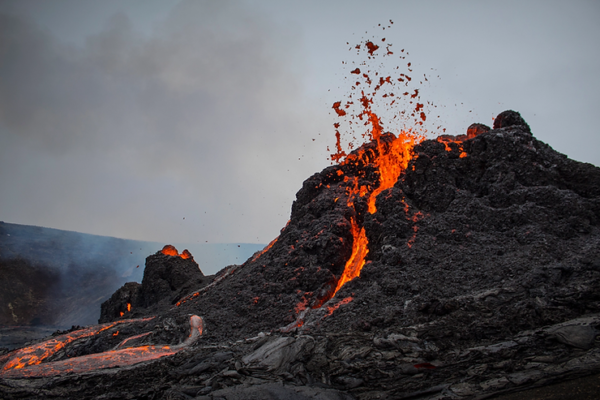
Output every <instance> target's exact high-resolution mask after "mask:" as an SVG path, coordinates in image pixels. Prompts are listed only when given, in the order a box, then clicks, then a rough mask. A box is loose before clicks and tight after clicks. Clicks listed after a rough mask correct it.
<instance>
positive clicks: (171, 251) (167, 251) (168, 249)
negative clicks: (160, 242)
mask: <svg viewBox="0 0 600 400" xmlns="http://www.w3.org/2000/svg"><path fill="white" fill-rule="evenodd" d="M160 252H161V253H163V254H164V255H165V256H172V257H176V256H178V255H179V252H178V251H177V249H176V248H175V246H171V245H170V244H167V245H165V247H163V249H162V250H161V251H160Z"/></svg>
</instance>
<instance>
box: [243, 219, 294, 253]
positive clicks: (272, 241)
mask: <svg viewBox="0 0 600 400" xmlns="http://www.w3.org/2000/svg"><path fill="white" fill-rule="evenodd" d="M288 223H289V222H288ZM277 239H279V236H278V237H276V238H275V239H273V240H271V243H269V244H268V245H267V246H266V247H265V248H264V249H262V250H261V251H260V253H258V254H257V255H255V256H254V257H252V261H256V260H257V259H258V257H260V256H262V255H263V254H265V253H266V252H267V251H269V249H270V248H271V247H273V245H274V244H275V243H277Z"/></svg>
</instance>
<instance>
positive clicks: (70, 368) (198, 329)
mask: <svg viewBox="0 0 600 400" xmlns="http://www.w3.org/2000/svg"><path fill="white" fill-rule="evenodd" d="M152 318H154V317H152ZM152 318H145V319H137V320H124V321H117V322H113V323H109V324H103V325H96V326H92V327H90V328H87V329H82V330H79V331H75V332H71V333H68V334H66V335H61V336H59V337H57V338H55V339H51V340H48V341H46V342H43V343H40V344H37V345H34V346H30V347H26V348H24V349H21V350H18V351H17V352H15V354H14V355H13V357H12V358H11V359H10V360H9V361H8V362H7V363H6V364H5V365H4V367H3V368H2V371H0V377H1V378H6V379H19V378H30V377H39V376H56V375H62V374H66V373H76V374H80V373H84V372H92V371H95V370H98V369H103V368H112V367H122V366H126V365H133V364H138V363H140V362H144V361H150V360H156V359H158V358H162V357H165V356H170V355H173V354H176V353H178V352H179V351H181V350H183V349H184V348H186V347H188V346H190V345H192V344H193V343H195V342H196V341H197V340H198V339H199V338H200V337H201V336H202V332H203V329H204V321H203V320H202V318H201V317H199V316H197V315H192V316H191V317H190V335H189V336H188V338H187V339H186V340H185V341H184V342H183V343H181V344H179V345H176V346H168V345H147V346H138V347H131V348H120V349H119V347H122V346H123V345H125V343H127V341H129V340H131V339H136V338H139V337H142V336H145V335H148V334H150V333H146V334H141V335H136V336H134V337H131V338H129V339H125V340H124V341H123V342H121V343H120V344H119V345H118V346H117V350H110V351H105V352H103V353H99V354H89V355H86V356H81V357H73V358H69V359H66V360H60V361H54V362H47V363H42V361H43V360H44V359H46V358H48V357H50V356H51V355H52V354H54V353H56V352H57V351H58V350H60V349H62V348H63V347H65V346H66V345H67V344H68V343H71V342H72V341H74V340H76V339H81V338H85V337H88V336H92V335H96V334H98V333H100V332H102V331H105V330H107V329H109V328H111V327H113V326H115V325H117V324H122V323H126V322H140V321H148V320H151V319H152Z"/></svg>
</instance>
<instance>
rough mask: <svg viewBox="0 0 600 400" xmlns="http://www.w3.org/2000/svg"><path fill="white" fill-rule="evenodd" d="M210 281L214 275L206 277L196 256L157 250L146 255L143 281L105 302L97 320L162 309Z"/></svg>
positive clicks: (123, 288) (132, 284)
mask: <svg viewBox="0 0 600 400" xmlns="http://www.w3.org/2000/svg"><path fill="white" fill-rule="evenodd" d="M211 280H212V277H207V276H204V274H203V273H202V271H201V270H200V267H199V266H198V264H197V263H196V262H195V261H194V258H193V257H190V258H187V259H184V258H181V257H180V256H168V255H165V254H163V253H162V252H161V251H157V252H156V253H155V254H153V255H151V256H149V257H148V258H146V268H145V269H144V276H143V279H142V283H141V284H139V283H137V282H128V283H126V284H125V285H123V286H122V287H121V288H119V289H118V290H117V291H116V292H115V293H114V294H113V295H112V296H111V298H110V299H108V300H107V301H105V302H104V303H102V307H101V313H100V319H99V320H98V323H100V324H102V323H105V322H111V321H115V320H118V319H119V318H120V317H122V318H131V317H132V316H134V317H137V316H140V315H148V314H151V313H156V312H160V310H161V309H165V308H168V307H170V306H171V305H173V304H174V303H175V302H177V300H179V299H180V298H181V297H183V296H184V295H186V294H187V293H189V292H190V291H192V290H194V289H198V288H201V287H202V286H205V285H206V284H208V283H209V282H210V281H211ZM128 304H129V305H130V307H129V310H128V307H127V305H128ZM161 306H163V307H162V308H161ZM132 311H134V313H133V314H132V313H131V312H132Z"/></svg>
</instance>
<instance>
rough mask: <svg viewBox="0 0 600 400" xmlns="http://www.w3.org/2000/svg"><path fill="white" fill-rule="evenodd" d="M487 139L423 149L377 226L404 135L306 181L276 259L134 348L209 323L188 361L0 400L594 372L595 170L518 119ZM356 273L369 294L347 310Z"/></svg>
mask: <svg viewBox="0 0 600 400" xmlns="http://www.w3.org/2000/svg"><path fill="white" fill-rule="evenodd" d="M486 128H487V127H484V126H475V127H473V129H472V130H470V131H469V132H468V133H467V135H465V137H454V138H451V137H442V138H440V139H439V140H427V141H424V142H422V143H421V144H419V145H416V146H415V147H414V149H413V153H414V154H413V156H412V157H411V159H410V162H409V163H408V166H407V168H406V169H405V170H404V171H403V172H402V173H401V174H400V176H399V178H398V179H397V181H396V182H395V184H393V186H391V187H390V188H388V189H386V190H383V191H381V193H379V194H378V195H377V196H376V202H375V203H374V205H375V208H374V209H373V208H372V205H370V204H369V200H370V198H371V194H373V193H376V190H377V188H378V187H379V185H380V184H381V181H382V180H383V177H382V173H381V171H380V170H379V169H378V167H377V160H378V158H379V157H381V156H382V155H383V154H384V153H385V152H387V151H391V149H392V148H393V146H394V143H395V138H394V136H392V135H384V136H382V138H381V139H380V143H374V142H372V143H370V144H367V145H365V146H363V147H362V148H360V149H358V150H357V151H355V152H354V154H353V155H351V156H350V157H349V158H348V159H347V161H346V162H343V163H341V164H340V165H335V166H332V167H329V168H326V169H325V170H323V171H322V172H320V173H318V174H315V175H313V176H312V177H310V178H309V179H307V180H306V181H305V182H304V184H303V187H302V189H301V190H300V191H299V192H298V194H297V199H296V201H295V202H294V204H293V206H292V214H291V218H290V222H289V223H288V225H287V226H286V227H285V228H283V229H282V231H281V234H280V236H279V237H278V238H277V240H276V241H274V242H273V243H271V244H270V245H269V246H268V247H267V248H266V249H265V251H263V252H261V253H257V254H255V256H253V257H252V258H251V259H249V260H248V261H247V262H246V263H244V264H243V265H241V266H231V267H228V268H227V269H225V270H223V271H221V272H220V273H219V274H218V275H217V276H216V277H215V279H214V280H213V281H212V283H211V284H208V285H206V286H203V285H205V284H206V283H207V282H203V283H201V284H200V283H199V284H198V287H197V290H196V291H191V292H190V294H189V295H188V296H184V297H183V298H182V299H180V300H179V301H178V302H176V303H175V304H172V303H173V302H174V301H171V300H169V301H165V302H163V303H162V305H160V306H157V307H154V308H149V309H148V314H150V313H152V314H154V315H157V316H156V318H154V319H152V320H149V321H141V322H136V323H135V324H134V323H132V324H133V325H131V326H134V325H135V328H130V333H129V334H130V335H133V334H138V335H139V334H141V333H142V332H149V333H147V334H146V336H143V338H141V339H139V340H137V339H136V340H137V342H136V343H137V344H144V343H146V344H147V343H170V344H171V345H174V344H177V343H179V342H181V341H182V340H183V339H184V338H185V335H186V332H187V331H189V327H186V325H185V321H186V318H187V316H188V315H189V314H196V315H200V316H202V317H203V318H204V335H203V337H202V339H201V340H200V341H199V342H198V343H197V344H195V345H193V346H191V347H190V348H188V349H186V350H185V351H181V352H178V353H177V354H175V355H173V356H171V357H165V358H161V359H158V360H155V361H154V362H152V363H141V364H137V365H136V366H127V367H123V368H117V369H111V370H97V369H94V368H93V365H91V367H90V370H89V372H87V373H86V374H83V375H82V374H79V375H76V376H68V375H66V376H65V375H60V376H58V377H56V376H54V377H38V378H36V379H18V377H17V376H16V375H14V373H13V372H11V373H10V374H12V375H10V376H11V378H10V379H8V378H5V379H4V380H3V381H2V385H3V386H0V388H1V390H4V391H5V393H7V395H6V396H7V397H9V398H11V397H14V398H26V397H33V396H34V393H36V394H38V393H43V394H44V395H47V396H61V397H67V398H69V397H70V398H94V397H96V396H100V395H102V397H103V398H111V397H118V396H119V395H121V394H122V392H123V391H125V392H127V393H128V395H130V396H132V397H136V398H161V397H162V398H173V399H174V398H194V397H196V398H205V399H207V398H212V399H217V398H226V399H238V398H239V399H241V398H273V399H276V398H277V399H278V398H292V399H305V398H321V399H335V398H337V399H342V398H357V399H375V398H398V399H400V398H423V399H425V398H428V399H442V398H447V399H459V398H484V397H489V396H491V395H493V394H498V393H503V392H510V391H516V390H522V389H524V388H528V387H533V386H540V385H546V384H548V383H550V382H553V381H560V380H564V379H568V378H571V377H577V376H582V375H589V374H591V373H594V372H598V371H600V344H599V343H598V340H597V339H596V335H597V334H598V329H599V328H600V232H599V229H598V223H599V221H600V169H599V168H597V167H595V166H593V165H590V164H584V163H579V162H576V161H573V160H570V159H568V158H567V157H566V156H564V155H562V154H560V153H558V152H556V151H554V150H553V149H552V148H550V147H549V146H548V145H546V144H544V143H542V142H540V141H538V140H536V139H535V138H534V137H533V136H532V134H531V133H530V130H529V127H528V126H527V124H526V123H525V122H524V121H523V120H522V119H521V118H520V116H519V115H518V113H514V112H505V113H502V114H501V115H500V116H499V117H498V118H497V119H496V122H495V126H494V129H492V130H489V131H488V129H486ZM382 143H383V145H382ZM363 230H364V231H363ZM361 232H364V235H363V236H361ZM359 242H360V243H359ZM357 244H362V245H364V248H361V246H357ZM362 255H365V259H364V261H365V263H364V267H362V270H361V271H360V276H359V277H358V278H356V279H354V280H351V281H349V282H348V283H346V284H345V285H343V287H341V289H339V291H337V292H336V289H338V288H337V286H338V285H337V284H338V282H339V280H340V278H341V276H342V275H343V273H344V271H345V269H348V265H347V264H351V263H348V260H349V259H350V258H352V257H354V256H356V257H359V258H360V257H361V256H362ZM166 257H168V256H166ZM164 262H165V263H166V262H168V259H166V260H165V261H164ZM357 265H358V264H357ZM334 293H335V295H334ZM139 312H140V313H141V314H139V315H143V313H142V311H139ZM115 318H116V321H118V320H119V319H120V318H125V317H115V316H113V318H112V319H115ZM108 319H111V318H108ZM108 319H107V320H108ZM122 326H123V328H120V329H125V328H124V327H125V325H122ZM116 330H117V326H114V327H110V328H106V330H105V331H103V333H101V334H98V335H96V336H94V337H92V338H89V339H87V341H85V342H82V341H75V342H73V344H72V345H70V351H71V353H70V354H71V356H74V355H85V354H90V353H98V352H102V351H108V350H111V349H112V348H114V346H115V345H116V344H118V342H119V340H121V339H115V335H114V334H115V332H116ZM117 333H118V332H117ZM91 349H93V351H92V350H91ZM67 353H68V351H65V352H63V353H60V352H59V353H57V354H55V355H54V356H53V357H54V358H53V359H52V360H57V361H58V360H60V359H61V357H62V358H63V359H64V358H65V357H67V356H68V354H67ZM6 359H10V355H7V356H6ZM4 368H6V367H4ZM5 376H6V375H5ZM252 396H254V397H252ZM311 396H312V397H311Z"/></svg>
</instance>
